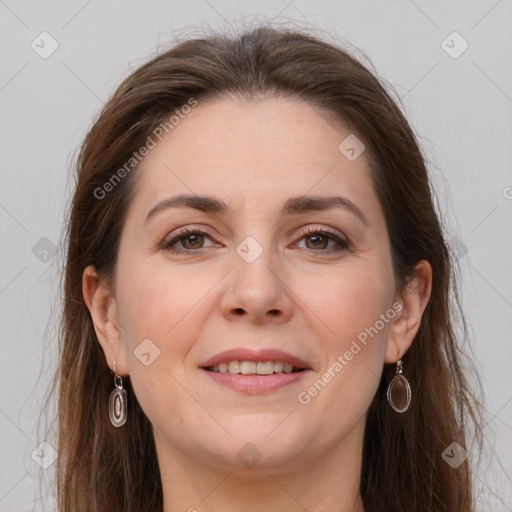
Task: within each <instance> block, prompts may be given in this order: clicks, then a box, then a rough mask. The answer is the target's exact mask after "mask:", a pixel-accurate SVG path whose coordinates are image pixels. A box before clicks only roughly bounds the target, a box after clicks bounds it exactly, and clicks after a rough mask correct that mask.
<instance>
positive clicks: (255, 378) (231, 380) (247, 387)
mask: <svg viewBox="0 0 512 512" xmlns="http://www.w3.org/2000/svg"><path fill="white" fill-rule="evenodd" d="M246 361H247V359H246ZM221 362H222V361H221ZM200 371H201V372H204V373H205V374H207V375H208V377H210V379H212V380H213V381H214V382H216V383H217V384H220V385H222V386H226V387H228V388H231V389H233V390H235V391H238V392H241V393H245V394H247V395H259V394H263V393H269V392H271V391H275V390H277V389H280V388H283V387H284V386H288V385H290V384H293V383H296V382H298V381H299V380H300V379H303V378H304V376H305V375H307V374H309V372H310V370H303V371H301V372H295V373H273V374H271V375H242V374H241V373H219V372H212V371H209V370H206V369H205V368H200Z"/></svg>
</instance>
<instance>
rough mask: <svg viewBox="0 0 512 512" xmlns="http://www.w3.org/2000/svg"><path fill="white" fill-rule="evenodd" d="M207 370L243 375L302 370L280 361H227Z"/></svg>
mask: <svg viewBox="0 0 512 512" xmlns="http://www.w3.org/2000/svg"><path fill="white" fill-rule="evenodd" d="M207 370H209V371H211V372H219V373H231V374H239V373H241V374H243V375H272V374H274V373H296V372H300V371H303V370H304V369H303V368H296V367H294V366H293V365H292V364H291V363H283V362H281V361H257V362H256V361H229V363H219V364H217V365H214V366H209V367H208V368H207Z"/></svg>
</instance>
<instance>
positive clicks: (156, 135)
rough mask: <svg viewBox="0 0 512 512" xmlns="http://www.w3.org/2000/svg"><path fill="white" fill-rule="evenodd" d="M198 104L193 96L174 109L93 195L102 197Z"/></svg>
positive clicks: (98, 197) (97, 197)
mask: <svg viewBox="0 0 512 512" xmlns="http://www.w3.org/2000/svg"><path fill="white" fill-rule="evenodd" d="M197 104H198V102H197V100H196V99H194V98H189V100H188V101H187V103H185V104H184V105H182V106H181V107H180V108H179V109H176V110H175V111H174V113H173V114H172V115H171V116H170V117H169V118H168V120H167V121H165V122H162V123H160V124H159V125H158V126H157V127H156V128H155V129H154V130H153V132H152V134H151V135H148V137H147V139H146V142H145V143H144V144H143V145H142V146H141V147H140V148H139V149H138V150H137V151H134V152H133V156H131V157H130V158H129V159H128V160H127V161H126V162H125V163H124V164H123V165H122V166H121V167H120V168H119V169H118V170H117V171H116V172H115V173H114V174H112V176H111V177H110V179H108V180H107V181H106V182H105V183H104V184H103V185H102V186H101V187H96V188H95V189H94V192H93V194H94V197H95V198H96V199H99V200H101V199H104V198H105V197H106V196H107V194H108V193H109V192H111V191H112V190H114V188H115V187H116V186H117V185H118V184H119V183H120V182H121V180H122V179H123V178H125V177H126V175H127V174H129V173H130V172H131V171H133V169H135V167H136V166H137V165H138V164H139V163H140V162H142V160H143V159H144V158H145V157H146V156H148V155H149V152H150V151H151V150H152V149H155V148H156V145H157V142H160V141H161V140H162V139H163V138H164V136H165V135H167V134H168V133H170V132H171V131H172V130H173V129H174V128H175V127H176V126H177V125H178V124H179V123H180V121H181V120H182V119H185V117H186V116H187V114H190V112H191V111H192V109H193V108H194V107H196V106H197Z"/></svg>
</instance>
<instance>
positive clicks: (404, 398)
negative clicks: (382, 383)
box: [388, 359, 411, 412]
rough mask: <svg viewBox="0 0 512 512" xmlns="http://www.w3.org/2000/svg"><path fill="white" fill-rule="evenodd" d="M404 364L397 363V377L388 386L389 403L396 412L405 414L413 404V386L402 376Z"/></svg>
mask: <svg viewBox="0 0 512 512" xmlns="http://www.w3.org/2000/svg"><path fill="white" fill-rule="evenodd" d="M402 366H403V362H402V360H401V359H400V360H399V361H397V363H396V375H395V376H394V378H393V380H392V381H391V382H390V383H389V386H388V402H389V405H391V407H393V409H394V410H395V411H396V412H405V411H406V410H407V409H408V408H409V404H410V403H411V386H409V381H408V380H407V379H406V378H405V377H404V376H403V375H402Z"/></svg>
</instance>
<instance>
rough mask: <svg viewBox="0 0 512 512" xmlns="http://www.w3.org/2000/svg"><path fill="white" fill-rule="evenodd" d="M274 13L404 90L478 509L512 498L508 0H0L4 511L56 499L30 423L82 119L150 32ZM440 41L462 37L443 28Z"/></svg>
mask: <svg viewBox="0 0 512 512" xmlns="http://www.w3.org/2000/svg"><path fill="white" fill-rule="evenodd" d="M270 20H274V22H279V23H287V24H290V23H291V22H293V21H295V24H296V25H299V24H301V23H306V24H308V25H314V26H317V27H320V28H321V29H323V30H324V31H326V32H328V33H329V34H331V36H332V37H333V38H335V39H337V40H338V41H340V42H343V41H347V42H349V43H350V44H352V45H354V46H355V47H357V48H360V49H361V50H362V51H364V52H365V53H366V54H367V55H368V56H369V57H370V59H371V61H372V62H373V64H374V66H375V69H376V71H377V72H378V73H379V74H380V76H381V77H382V78H383V79H385V80H386V81H387V82H389V83H390V84H391V85H393V86H394V87H395V90H396V92H397V94H398V96H399V97H400V98H401V99H402V102H403V109H404V110H405V112H406V115H407V116H408V119H409V120H410V122H411V123H412V125H413V127H414V129H415V131H416V133H418V134H419V136H420V140H421V143H422V146H423V149H424V152H425V155H426V156H427V158H428V159H429V161H430V171H431V175H432V179H433V183H434V185H435V188H436V191H437V193H438V195H439V199H440V209H441V213H442V215H443V216H444V219H445V224H446V230H447V233H448V235H449V237H455V238H453V239H452V247H453V248H454V250H455V251H456V252H457V254H458V255H459V262H460V265H461V268H462V277H463V289H462V291H463V305H464V308H465V312H466V315H467V318H468V320H469V322H470V324H471V326H472V329H473V338H474V355H473V358H474V361H475V364H476V365H477V367H478V368H479V370H480V372H481V379H482V382H483V387H484V394H485V408H486V426H485V438H486V449H487V450H486V453H487V455H485V458H484V460H483V462H482V464H481V466H480V470H479V473H478V474H477V476H476V483H477V486H478V488H479V489H480V504H479V510H481V511H484V510H492V511H493V512H496V511H505V510H512V483H511V478H512V386H511V384H512V377H511V373H512V372H511V368H512V365H511V363H512V340H511V336H510V333H511V331H512V329H511V328H512V320H511V319H512V287H511V284H512V270H511V261H512V237H511V233H512V230H511V227H512V188H510V187H512V172H511V161H512V155H511V150H510V146H511V143H512V137H511V136H512V67H511V66H510V62H511V54H512V51H511V50H512V31H511V30H510V26H511V21H512V1H511V0H499V1H495V0H493V1H470V2H468V1H465V2H446V1H442V2H440V1H436V2H433V1H429V2H427V1H420V0H415V1H412V0H402V1H393V2H391V1H388V2H369V1H360V2H348V1H336V2H335V1H326V0H323V1H319V0H317V1H315V2H308V1H303V0H291V1H290V0H285V1H274V2H270V1H269V2H236V1H226V0H209V1H206V0H188V1H187V2H183V3H182V2H158V1H153V2H113V1H103V2H100V1H98V0H93V1H82V2H76V1H67V2H45V3H42V2H41V3H36V2H30V3H29V2H20V1H14V0H0V55H1V60H0V62H1V65H0V116H1V117H0V118H1V123H0V154H1V159H0V162H1V171H0V172H1V188H0V226H1V230H2V231H1V232H2V245H1V247H2V249H1V265H0V307H1V327H2V330H1V333H2V339H1V349H2V350H1V358H0V389H1V395H0V511H1V512H8V511H17V512H19V511H25V510H27V511H28V510H54V506H53V505H52V500H51V492H52V491H51V488H47V487H46V486H45V482H46V481H48V480H49V479H50V478H51V475H52V469H53V468H54V465H53V464H52V465H50V466H49V467H48V468H47V469H43V468H41V467H40V465H39V464H37V463H36V460H39V461H41V460H43V461H44V460H46V461H47V462H48V463H49V462H51V460H52V459H51V455H52V451H51V450H52V449H51V448H50V447H48V446H47V447H46V449H44V448H37V447H38V446H39V444H40V443H41V442H42V441H46V442H48V443H50V445H52V446H55V447H56V444H55V438H54V437H53V436H52V430H51V429H50V431H49V432H47V431H46V430H45V424H44V422H43V424H42V425H41V423H39V424H38V420H39V419H40V413H41V409H42V404H43V398H44V396H45V391H46V388H47V386H48V383H49V382H50V378H51V372H52V370H53V369H54V366H55V361H56V356H55V353H56V350H55V345H56V333H57V322H58V312H59V311H58V310H59V307H60V306H59V305H58V302H57V299H58V289H59V288H58V287H59V276H60V269H59V267H60V265H61V264H62V252H61V253H60V256H59V253H57V254H56V255H53V253H52V248H54V247H55V248H56V246H58V245H59V242H60V240H61V239H60V237H61V229H62V225H63V220H64V219H63V214H64V207H65V205H66V203H67V201H68V200H69V198H70V194H71V184H70V183H69V182H68V176H69V173H70V172H71V171H70V165H71V163H72V157H73V155H74V154H75V151H76V150H77V148H78V146H79V144H80V142H81V140H82V138H83V136H84V134H85V132H86V130H87V128H88V127H89V126H90V124H91V122H92V119H93V117H94V116H95V115H96V113H97V112H98V110H99V108H100V107H101V106H102V102H104V101H106V100H107V99H108V97H109V95H110V94H111V93H112V92H113V90H114V88H115V86H116V85H117V84H118V83H119V82H120V80H121V79H122V78H123V77H124V76H126V75H127V74H128V73H129V72H130V70H132V69H133V68H134V67H136V66H138V65H140V64H141V63H143V62H144V61H145V60H146V59H147V58H148V57H149V56H151V55H152V54H153V52H154V51H155V49H156V48H157V46H158V45H159V44H163V43H166V42H168V41H172V39H173V38H174V37H175V36H176V35H178V36H182V35H187V34H190V35H193V34H194V27H204V26H205V25H208V26H211V27H226V26H227V24H228V23H235V24H237V25H239V24H240V22H241V21H244V22H250V23H257V22H258V21H262V22H265V21H270ZM43 31H46V32H48V33H49V34H51V36H52V38H54V39H55V40H56V41H57V43H58V45H59V46H58V48H57V50H56V51H55V52H54V53H53V54H52V55H51V56H49V57H48V58H46V59H43V58H41V56H40V55H39V54H38V53H36V51H34V50H33V49H32V47H31V43H32V42H33V41H34V40H35V42H36V43H37V42H38V41H40V39H41V38H40V37H38V36H39V35H40V34H41V32H43ZM453 31H457V32H458V33H459V34H460V35H461V36H462V37H463V38H464V40H466V41H467V43H468V44H469V47H468V49H467V50H466V51H465V52H464V53H462V55H460V56H459V57H458V58H452V57H451V56H450V55H448V53H446V51H445V49H443V47H442V41H444V40H445V39H446V38H447V36H449V35H450V34H451V33H452V32H453ZM46 41H47V43H46V44H45V48H46V49H48V47H49V46H48V40H46ZM452 41H453V42H452ZM39 44H40V45H41V43H39ZM444 44H445V47H446V45H449V46H452V47H453V48H452V49H451V51H452V52H453V51H456V50H458V49H460V48H462V47H461V45H460V41H459V42H457V40H456V39H455V40H454V39H453V36H452V38H451V39H450V38H448V40H447V42H446V43H444ZM507 187H508V188H507ZM41 239H43V240H41ZM59 250H60V251H63V248H62V247H60V248H59ZM45 251H47V252H45ZM466 251H467V252H466ZM59 258H60V259H59ZM38 425H39V426H38ZM454 441H456V440H454ZM34 450H35V451H34ZM41 450H43V451H44V453H43V452H42V451H41ZM32 454H34V457H32ZM38 457H39V458H38ZM440 463H444V461H443V459H442V458H441V454H440ZM40 486H42V490H41V492H42V494H43V495H44V496H48V498H44V499H42V498H41V497H39V494H40V491H39V487H40Z"/></svg>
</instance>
